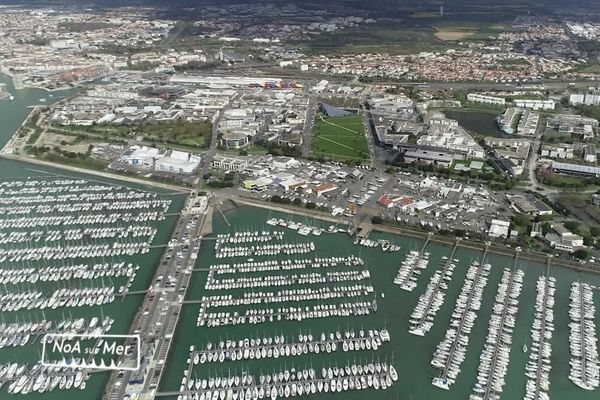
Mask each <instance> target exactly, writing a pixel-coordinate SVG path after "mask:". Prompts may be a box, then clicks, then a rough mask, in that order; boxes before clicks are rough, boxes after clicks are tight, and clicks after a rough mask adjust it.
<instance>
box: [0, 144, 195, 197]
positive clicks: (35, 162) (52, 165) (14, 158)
mask: <svg viewBox="0 0 600 400" xmlns="http://www.w3.org/2000/svg"><path fill="white" fill-rule="evenodd" d="M3 150H4V149H3ZM0 158H3V159H6V160H12V161H20V162H25V163H29V164H33V165H40V166H43V167H50V168H57V169H63V170H66V171H70V172H76V173H79V174H85V175H92V176H99V177H102V178H107V179H113V180H118V181H123V182H129V183H134V184H137V185H145V186H151V187H155V188H159V189H168V190H172V191H175V192H178V193H181V194H185V193H189V192H191V191H192V190H193V189H191V188H188V189H186V188H183V187H181V186H175V185H169V184H167V183H161V182H153V181H147V180H144V179H139V178H136V177H133V176H123V175H117V174H111V173H109V172H104V171H96V170H92V169H86V168H80V167H74V166H71V165H66V164H58V163H56V164H55V163H51V162H49V161H43V160H38V159H36V158H31V157H23V156H18V155H14V154H6V153H4V151H2V152H0Z"/></svg>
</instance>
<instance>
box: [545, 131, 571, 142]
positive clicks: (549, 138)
mask: <svg viewBox="0 0 600 400" xmlns="http://www.w3.org/2000/svg"><path fill="white" fill-rule="evenodd" d="M542 141H544V142H549V143H573V138H572V137H571V134H569V133H562V132H558V131H555V130H554V129H546V131H545V132H544V135H543V136H542Z"/></svg>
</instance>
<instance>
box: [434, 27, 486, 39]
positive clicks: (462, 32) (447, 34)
mask: <svg viewBox="0 0 600 400" xmlns="http://www.w3.org/2000/svg"><path fill="white" fill-rule="evenodd" d="M477 32H478V31H477V30H473V29H468V28H465V29H463V28H460V27H457V28H451V29H448V28H439V29H438V30H437V32H436V33H435V37H436V38H438V39H440V40H444V41H452V40H461V39H465V38H467V37H469V36H473V35H474V34H476V33H477Z"/></svg>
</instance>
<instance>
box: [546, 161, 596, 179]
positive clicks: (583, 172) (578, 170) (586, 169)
mask: <svg viewBox="0 0 600 400" xmlns="http://www.w3.org/2000/svg"><path fill="white" fill-rule="evenodd" d="M551 168H552V171H554V172H557V173H562V174H567V175H578V176H593V177H599V176H600V168H599V167H590V166H587V165H579V164H567V163H561V162H558V161H552V166H551Z"/></svg>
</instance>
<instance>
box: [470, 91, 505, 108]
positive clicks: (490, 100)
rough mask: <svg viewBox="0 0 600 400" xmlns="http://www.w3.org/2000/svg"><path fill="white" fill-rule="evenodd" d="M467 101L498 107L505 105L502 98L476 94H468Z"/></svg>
mask: <svg viewBox="0 0 600 400" xmlns="http://www.w3.org/2000/svg"><path fill="white" fill-rule="evenodd" d="M467 100H468V101H471V102H473V103H484V104H493V105H498V106H503V105H504V104H505V103H506V100H505V99H504V98H502V97H494V96H486V95H483V94H477V93H469V94H468V95H467Z"/></svg>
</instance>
